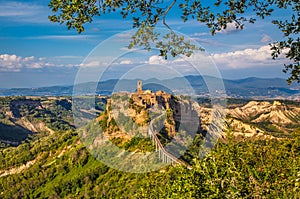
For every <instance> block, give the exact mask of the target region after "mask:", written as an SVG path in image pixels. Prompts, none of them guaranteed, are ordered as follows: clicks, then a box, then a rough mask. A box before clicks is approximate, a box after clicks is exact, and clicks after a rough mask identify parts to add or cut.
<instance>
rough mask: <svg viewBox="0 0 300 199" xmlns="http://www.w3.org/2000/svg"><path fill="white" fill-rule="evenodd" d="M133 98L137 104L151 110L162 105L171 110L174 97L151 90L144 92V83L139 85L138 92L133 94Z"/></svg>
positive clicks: (139, 82) (140, 82)
mask: <svg viewBox="0 0 300 199" xmlns="http://www.w3.org/2000/svg"><path fill="white" fill-rule="evenodd" d="M131 98H132V100H133V101H134V103H135V104H137V105H139V106H143V107H145V108H150V107H152V106H155V105H161V106H162V107H164V108H165V109H169V108H171V107H170V101H171V98H172V96H171V95H170V94H168V93H165V92H164V91H157V92H153V91H151V90H143V83H142V81H138V83H137V91H136V92H134V93H132V94H131Z"/></svg>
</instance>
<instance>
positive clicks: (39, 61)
mask: <svg viewBox="0 0 300 199" xmlns="http://www.w3.org/2000/svg"><path fill="white" fill-rule="evenodd" d="M61 62H62V61H61V60H60V63H55V61H54V60H52V61H49V58H48V59H46V58H44V57H34V56H29V57H22V56H18V55H15V54H0V72H1V71H2V72H19V71H21V70H22V69H26V68H27V69H39V68H43V67H74V66H78V64H70V63H66V64H62V63H61Z"/></svg>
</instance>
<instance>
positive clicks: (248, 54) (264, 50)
mask: <svg viewBox="0 0 300 199" xmlns="http://www.w3.org/2000/svg"><path fill="white" fill-rule="evenodd" d="M212 58H213V59H214V60H215V62H216V63H217V64H218V65H221V66H225V67H227V68H249V67H256V66H274V65H281V64H284V63H286V62H287V60H286V59H284V56H283V55H281V57H280V58H279V59H277V60H273V59H272V57H271V50H270V46H268V45H266V46H262V47H260V48H257V49H253V48H248V49H245V50H239V51H234V52H226V53H219V54H213V55H212Z"/></svg>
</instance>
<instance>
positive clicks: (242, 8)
mask: <svg viewBox="0 0 300 199" xmlns="http://www.w3.org/2000/svg"><path fill="white" fill-rule="evenodd" d="M175 5H176V6H179V9H180V10H181V18H182V20H183V22H186V21H187V20H190V19H192V20H196V21H198V22H199V23H203V24H205V25H206V26H207V27H208V28H209V29H210V32H211V34H212V35H214V34H216V33H217V32H218V31H220V30H222V29H226V28H227V26H228V24H234V25H235V27H236V29H243V27H244V25H245V23H255V21H256V20H257V18H259V19H265V18H266V17H269V16H271V14H272V13H273V12H274V10H275V9H284V10H288V11H290V12H289V13H290V16H285V20H273V21H272V23H273V24H274V25H276V26H277V27H278V29H280V30H281V31H282V33H283V35H284V38H283V40H282V41H278V42H274V43H272V44H270V48H271V50H272V54H271V55H270V56H272V57H273V59H276V58H278V57H279V55H280V54H285V57H286V58H288V59H290V60H291V62H292V63H291V64H287V65H285V66H284V69H283V72H285V73H289V75H290V76H289V78H288V79H287V81H288V83H289V84H290V83H292V82H294V81H295V82H298V83H300V38H299V36H298V34H299V32H300V4H299V0H214V1H213V0H212V1H201V0H183V1H180V2H177V1H176V0H173V1H171V2H170V1H164V0H51V2H50V4H49V7H50V8H51V9H52V12H53V13H54V14H53V15H51V16H49V19H50V21H52V22H58V23H60V24H63V23H65V24H66V25H67V27H68V29H71V28H73V29H76V30H77V31H78V33H81V32H83V31H84V24H85V23H90V22H92V20H93V18H94V17H95V16H100V15H105V14H107V13H113V12H119V13H120V14H121V15H122V16H123V18H127V17H131V18H132V21H133V28H136V29H137V31H136V33H135V35H134V36H133V37H132V41H131V42H130V44H129V48H132V47H134V46H142V47H143V48H144V49H147V50H151V48H152V46H151V43H155V45H156V46H155V47H156V48H158V49H160V55H161V56H163V57H165V58H166V59H167V58H168V56H169V55H171V56H173V57H175V56H177V55H179V54H182V55H186V56H190V55H191V54H192V53H193V51H194V50H202V49H201V48H198V47H196V46H195V45H193V44H191V43H190V42H189V41H188V40H186V39H185V38H184V37H183V36H178V35H177V34H176V33H175V32H174V31H172V29H171V28H170V27H169V25H168V24H167V22H166V18H167V15H168V13H169V12H170V10H171V9H172V8H173V7H174V6H175ZM216 10H218V12H216ZM246 12H247V13H249V12H254V15H253V16H255V17H247V16H246V14H245V13H246ZM159 22H162V23H163V24H164V25H165V26H166V27H167V28H168V29H169V30H170V32H169V33H167V34H166V35H160V34H159V33H157V32H155V29H154V28H155V27H156V26H157V24H158V23H159Z"/></svg>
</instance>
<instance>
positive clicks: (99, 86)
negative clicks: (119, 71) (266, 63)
mask: <svg viewBox="0 0 300 199" xmlns="http://www.w3.org/2000/svg"><path fill="white" fill-rule="evenodd" d="M221 82H222V81H220V79H218V78H215V77H209V76H204V77H201V76H186V77H176V78H173V79H167V80H158V79H148V80H144V81H143V85H144V86H143V89H145V90H147V89H149V90H153V91H156V90H165V91H167V92H173V93H176V94H188V93H191V92H194V93H195V94H197V95H200V96H208V95H209V92H208V91H210V92H216V90H217V89H219V88H220V83H221ZM223 83H224V88H225V91H226V95H227V96H228V97H235V98H256V99H260V98H261V99H263V98H285V99H293V100H294V99H298V100H299V99H300V84H296V83H295V84H292V85H288V84H287V82H286V81H285V80H284V79H280V78H270V79H264V78H255V77H251V78H246V79H239V80H227V79H224V80H223ZM136 84H137V79H134V80H129V79H124V80H117V79H111V80H107V81H103V82H99V83H96V82H88V83H82V84H78V85H76V86H75V87H74V86H52V87H41V88H12V89H0V96H71V95H72V94H73V89H75V91H76V94H81V95H89V94H95V93H96V94H100V95H110V94H111V93H112V92H118V91H129V92H134V91H135V89H136ZM207 85H209V86H207ZM214 89H215V90H214ZM95 91H96V92H95Z"/></svg>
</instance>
